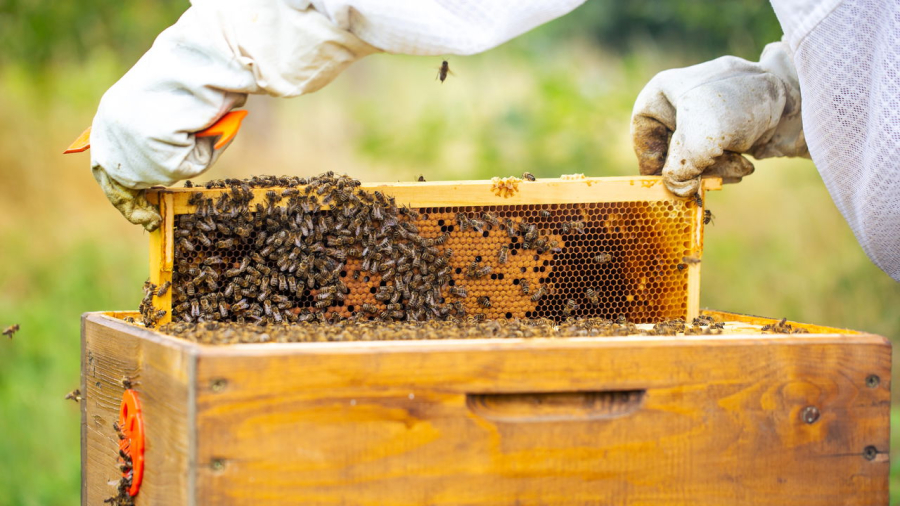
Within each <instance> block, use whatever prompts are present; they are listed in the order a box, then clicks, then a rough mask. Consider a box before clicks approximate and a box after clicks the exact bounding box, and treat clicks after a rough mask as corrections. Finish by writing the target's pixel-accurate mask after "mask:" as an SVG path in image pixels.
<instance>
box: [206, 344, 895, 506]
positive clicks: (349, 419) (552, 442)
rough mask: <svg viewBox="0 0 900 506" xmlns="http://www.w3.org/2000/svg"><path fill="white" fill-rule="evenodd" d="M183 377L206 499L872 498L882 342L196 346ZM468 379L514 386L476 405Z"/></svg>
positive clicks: (483, 388)
mask: <svg viewBox="0 0 900 506" xmlns="http://www.w3.org/2000/svg"><path fill="white" fill-rule="evenodd" d="M872 374H876V375H878V376H879V377H880V378H881V382H880V384H879V385H878V386H877V387H876V388H869V387H868V386H867V385H866V378H867V377H868V376H869V375H872ZM214 386H215V387H214ZM197 389H198V393H197V428H198V435H199V439H198V441H197V445H198V446H197V463H198V468H197V473H198V482H197V493H198V497H199V498H201V502H204V503H208V504H304V505H332V504H333V505H338V504H354V505H373V506H374V505H422V504H431V505H498V504H553V505H576V504H578V505H586V504H604V505H607V504H613V505H626V504H628V505H633V504H634V505H636V504H654V505H683V504H691V505H722V504H760V505H762V504H765V505H797V504H802V505H804V506H812V505H833V504H846V505H857V504H858V505H863V504H865V505H872V504H887V500H888V496H887V490H888V489H887V477H888V459H887V451H888V437H889V422H888V420H889V408H890V345H889V344H888V343H886V342H885V340H884V339H883V338H880V337H877V336H871V335H865V334H860V335H854V336H840V335H802V336H779V337H774V336H760V337H753V336H751V337H747V336H741V337H721V338H720V337H715V338H691V339H672V338H609V339H603V338H600V339H556V340H549V339H541V340H529V341H524V340H523V341H519V340H504V341H502V342H498V341H495V340H482V341H447V342H429V343H423V342H395V343H389V344H388V343H330V344H329V343H323V344H305V345H280V346H269V345H255V346H235V347H221V348H211V347H201V351H200V354H199V357H198V368H197ZM640 390H643V391H645V392H646V393H645V394H644V395H643V397H642V399H641V404H640V406H639V407H637V408H636V409H629V410H628V411H627V412H626V413H625V415H624V416H618V417H605V416H583V415H584V413H586V412H587V411H586V410H579V409H575V410H574V411H573V406H575V405H576V403H577V401H573V400H572V399H577V398H578V396H579V393H583V392H593V393H594V394H592V395H595V394H598V393H602V392H625V391H629V392H633V391H640ZM486 394H487V395H488V398H497V397H496V394H499V395H501V396H502V395H514V396H515V397H513V399H515V400H514V401H512V403H509V402H507V403H506V406H505V407H502V408H498V407H496V406H495V407H494V408H492V409H494V410H495V411H497V412H500V415H499V416H490V415H488V416H485V414H484V413H483V411H482V412H481V413H479V412H478V410H473V409H472V407H471V401H469V402H467V399H471V398H472V397H473V396H479V395H480V396H484V395H486ZM592 395H586V396H585V395H583V397H584V398H593V397H592ZM491 396H494V397H491ZM528 398H532V399H541V398H543V399H547V398H552V399H555V400H554V401H553V402H554V403H555V404H556V405H555V406H554V407H552V408H548V407H546V406H536V408H535V414H534V416H528V415H527V414H525V413H523V410H524V409H527V403H525V402H522V400H523V399H528ZM593 402H595V401H593ZM807 406H814V407H816V408H817V409H818V410H819V412H820V413H821V415H820V417H819V419H818V420H817V421H816V422H815V423H813V424H808V423H806V422H804V421H803V420H802V419H801V412H802V410H803V409H804V408H806V407H807ZM504 410H505V411H506V412H507V415H508V412H513V413H514V415H515V416H514V417H513V419H511V418H510V417H509V416H504V414H503V411H504ZM548 410H549V411H548ZM567 410H568V412H570V416H569V419H563V418H565V417H566V416H567V415H566V414H565V413H566V412H567ZM548 412H551V413H552V416H550V417H549V418H548V416H547V413H548ZM867 446H874V447H875V448H876V449H877V451H878V453H877V454H876V456H875V459H874V460H867V459H866V458H864V456H863V453H864V449H865V448H866V447H867Z"/></svg>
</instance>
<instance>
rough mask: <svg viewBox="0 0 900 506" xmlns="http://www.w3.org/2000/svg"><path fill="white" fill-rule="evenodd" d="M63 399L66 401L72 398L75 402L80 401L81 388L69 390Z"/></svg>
mask: <svg viewBox="0 0 900 506" xmlns="http://www.w3.org/2000/svg"><path fill="white" fill-rule="evenodd" d="M65 399H66V400H67V401H68V400H72V401H75V402H81V389H79V388H76V389H75V390H72V391H71V392H69V393H67V394H66V397H65Z"/></svg>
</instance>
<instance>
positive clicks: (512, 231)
mask: <svg viewBox="0 0 900 506" xmlns="http://www.w3.org/2000/svg"><path fill="white" fill-rule="evenodd" d="M503 225H504V226H505V227H506V235H508V236H509V238H510V239H512V238H513V237H515V236H516V235H517V234H516V226H515V222H513V220H511V219H509V218H506V220H505V221H504V222H503Z"/></svg>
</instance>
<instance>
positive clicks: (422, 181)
mask: <svg viewBox="0 0 900 506" xmlns="http://www.w3.org/2000/svg"><path fill="white" fill-rule="evenodd" d="M444 63H447V62H444ZM441 81H443V79H441ZM416 181H418V182H420V183H424V182H425V176H424V175H422V174H419V179H416Z"/></svg>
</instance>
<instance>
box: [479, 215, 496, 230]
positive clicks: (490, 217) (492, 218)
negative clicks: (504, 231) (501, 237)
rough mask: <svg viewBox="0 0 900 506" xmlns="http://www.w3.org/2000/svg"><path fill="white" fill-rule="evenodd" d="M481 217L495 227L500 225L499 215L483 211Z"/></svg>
mask: <svg viewBox="0 0 900 506" xmlns="http://www.w3.org/2000/svg"><path fill="white" fill-rule="evenodd" d="M481 219H482V220H484V221H485V223H489V224H490V225H491V226H493V227H499V226H500V220H498V219H497V217H496V216H494V215H493V214H491V213H488V212H485V213H482V215H481Z"/></svg>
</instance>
